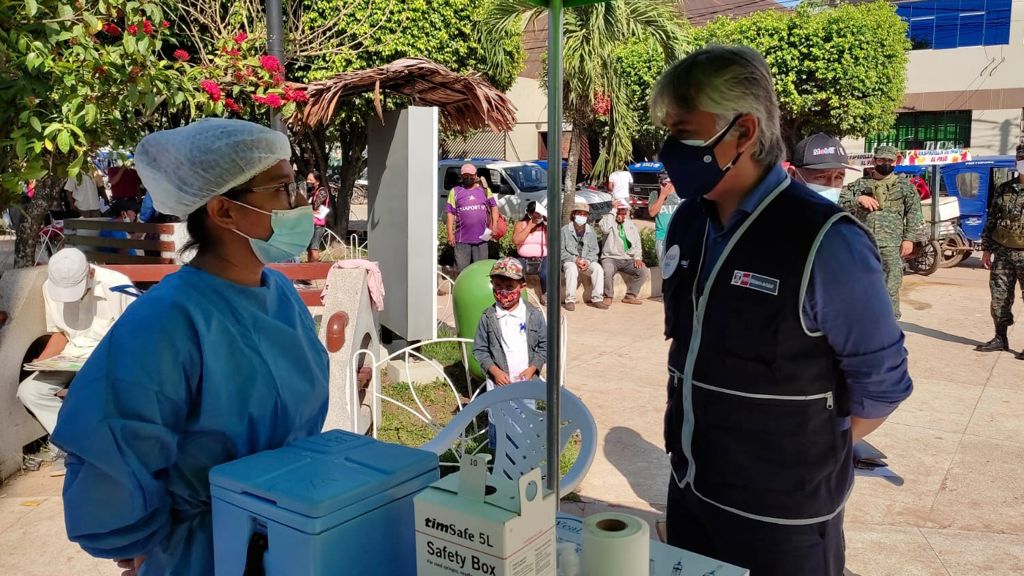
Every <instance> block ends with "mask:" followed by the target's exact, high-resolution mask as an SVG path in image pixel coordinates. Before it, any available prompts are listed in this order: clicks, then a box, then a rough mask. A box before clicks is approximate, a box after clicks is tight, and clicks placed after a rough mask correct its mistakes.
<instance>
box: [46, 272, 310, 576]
mask: <svg viewBox="0 0 1024 576" xmlns="http://www.w3.org/2000/svg"><path fill="white" fill-rule="evenodd" d="M327 372H328V359H327V352H326V350H324V347H323V345H322V344H321V343H320V341H319V339H318V338H317V335H316V330H315V326H314V324H313V319H312V318H311V317H310V314H309V311H308V309H307V308H306V306H305V305H304V304H303V303H302V300H301V299H300V298H299V296H298V294H297V293H296V291H295V289H294V288H293V287H292V284H291V283H290V282H289V281H288V280H287V279H286V278H285V277H284V276H283V275H281V274H280V273H278V272H275V271H273V270H269V269H267V270H264V272H263V277H262V283H261V286H260V287H258V288H256V287H246V286H241V285H238V284H234V283H232V282H228V281H226V280H223V279H221V278H218V277H216V276H213V275H211V274H208V273H206V272H203V271H201V270H199V269H196V268H192V267H189V266H185V267H183V268H182V269H181V270H180V271H179V272H176V273H174V274H172V275H170V276H167V277H166V278H165V279H164V280H163V281H162V282H160V283H159V284H157V285H156V286H155V287H154V288H153V289H151V290H150V291H148V292H147V293H146V294H145V295H143V296H142V297H141V298H139V300H138V301H136V302H134V303H133V304H132V305H131V306H129V307H128V309H127V310H126V311H125V313H124V315H123V316H121V318H120V319H119V320H118V321H117V323H116V324H114V326H113V327H112V328H111V329H110V332H109V333H108V334H107V336H106V338H104V340H103V341H102V342H101V343H100V345H99V346H98V347H97V348H96V350H95V351H94V352H93V354H92V356H91V357H90V358H89V361H88V362H87V363H86V365H85V366H84V367H83V368H82V371H81V372H80V373H79V374H78V376H77V377H76V378H75V380H74V382H73V383H72V385H71V388H70V390H69V394H68V397H67V399H66V401H65V403H64V406H63V407H62V408H61V411H60V416H59V419H58V422H57V428H56V430H55V431H54V433H53V441H54V443H55V444H57V445H58V446H60V447H61V448H62V449H64V450H65V451H67V453H68V456H67V477H66V478H65V481H64V516H65V523H66V527H67V532H68V538H70V539H71V540H72V541H74V542H77V543H79V544H80V545H81V546H82V548H84V549H85V551H86V552H88V553H89V554H92V555H93V556H98V557H101V558H131V557H135V556H143V555H144V556H146V562H145V564H143V567H142V570H141V572H140V574H141V575H143V576H152V575H158V574H159V575H163V574H173V575H182V576H184V575H193V574H195V575H203V574H211V575H212V574H213V534H212V527H211V516H210V482H209V478H208V473H209V471H210V468H212V467H214V466H216V465H218V464H222V463H224V462H228V461H230V460H235V459H237V458H241V457H243V456H247V455H249V454H253V453H256V452H261V451H263V450H270V449H273V448H278V447H280V446H282V445H284V444H286V443H288V442H290V441H292V440H295V439H298V438H302V437H305V436H309V435H312V434H316V433H318V432H320V429H321V427H322V426H323V423H324V418H325V416H326V414H327V385H328V381H327V378H328V376H327ZM112 568H113V567H112Z"/></svg>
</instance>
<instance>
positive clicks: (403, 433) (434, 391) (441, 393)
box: [378, 379, 459, 446]
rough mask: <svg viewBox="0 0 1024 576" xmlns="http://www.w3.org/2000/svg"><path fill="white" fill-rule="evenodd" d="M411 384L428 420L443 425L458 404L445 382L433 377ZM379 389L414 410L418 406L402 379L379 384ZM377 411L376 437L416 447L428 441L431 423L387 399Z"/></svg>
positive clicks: (432, 432)
mask: <svg viewBox="0 0 1024 576" xmlns="http://www.w3.org/2000/svg"><path fill="white" fill-rule="evenodd" d="M414 386H415V387H416V395H417V396H419V399H420V402H421V403H422V404H423V407H424V408H425V409H426V411H427V413H428V414H429V415H430V417H431V419H432V420H433V421H434V422H435V423H436V424H437V425H439V426H446V425H447V424H448V422H450V421H451V419H452V416H453V415H454V414H455V412H456V411H457V410H458V407H459V405H458V402H457V401H456V400H455V396H454V395H453V394H452V390H451V388H449V387H448V384H447V383H445V381H444V380H442V379H437V380H435V381H433V382H431V383H429V384H414ZM381 392H382V393H383V394H384V395H385V396H387V397H389V398H393V399H394V400H395V401H397V402H401V403H402V404H404V405H406V406H408V407H410V408H412V409H414V410H416V409H418V406H417V405H416V399H415V398H413V395H412V391H411V390H410V389H409V385H408V384H407V383H405V382H396V383H393V384H384V385H382V386H381ZM380 411H381V415H380V425H379V426H378V436H379V437H380V439H381V440H383V441H384V442H391V443H393V444H402V445H405V446H420V445H422V444H424V443H426V442H428V441H430V440H432V439H433V438H434V436H435V435H436V434H435V432H434V428H433V427H432V426H430V425H429V424H427V423H425V422H424V421H423V420H420V419H419V418H417V417H416V416H414V415H413V414H410V413H409V412H408V411H407V410H405V409H404V408H400V407H398V406H395V405H394V404H392V403H391V402H388V401H386V400H382V401H381V410H380Z"/></svg>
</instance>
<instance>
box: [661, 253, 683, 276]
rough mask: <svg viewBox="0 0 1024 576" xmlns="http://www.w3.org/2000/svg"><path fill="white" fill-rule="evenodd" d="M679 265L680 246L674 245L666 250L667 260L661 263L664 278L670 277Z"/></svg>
mask: <svg viewBox="0 0 1024 576" xmlns="http://www.w3.org/2000/svg"><path fill="white" fill-rule="evenodd" d="M678 267H679V246H672V247H671V248H669V249H668V251H666V252H665V260H664V261H663V262H662V263H661V277H662V279H667V278H670V277H671V276H672V275H673V274H675V272H676V268H678Z"/></svg>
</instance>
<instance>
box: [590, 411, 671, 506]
mask: <svg viewBox="0 0 1024 576" xmlns="http://www.w3.org/2000/svg"><path fill="white" fill-rule="evenodd" d="M604 456H605V458H606V459H607V460H608V462H610V463H611V465H612V466H614V467H615V468H616V469H617V470H618V471H619V472H620V473H621V474H622V476H623V477H625V478H626V480H627V481H628V482H629V486H630V488H632V489H633V493H634V494H636V495H637V497H639V498H640V499H641V500H643V501H645V502H647V503H648V504H650V506H651V507H652V508H657V509H661V508H664V506H665V494H666V493H667V492H668V478H667V477H665V478H649V477H647V474H644V473H643V471H642V470H638V469H637V463H638V462H651V463H654V462H658V463H660V462H663V461H664V460H665V458H666V457H665V450H664V449H663V448H662V447H661V446H657V445H655V444H652V443H650V442H648V441H647V440H646V439H645V438H644V437H643V436H641V435H640V434H639V433H638V432H637V431H636V430H633V429H632V428H626V427H623V426H616V427H614V428H612V429H611V430H609V431H608V435H607V436H605V439H604Z"/></svg>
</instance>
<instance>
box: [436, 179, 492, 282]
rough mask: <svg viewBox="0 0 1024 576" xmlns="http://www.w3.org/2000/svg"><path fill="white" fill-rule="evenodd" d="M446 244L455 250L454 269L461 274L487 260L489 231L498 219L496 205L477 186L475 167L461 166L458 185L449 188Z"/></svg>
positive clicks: (446, 209) (490, 196) (483, 190)
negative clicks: (476, 263) (474, 263)
mask: <svg viewBox="0 0 1024 576" xmlns="http://www.w3.org/2000/svg"><path fill="white" fill-rule="evenodd" d="M445 213H446V214H447V216H446V225H447V228H448V244H450V245H452V246H454V247H455V266H456V267H457V268H458V269H459V271H460V272H461V271H462V270H464V269H465V268H466V266H469V265H470V264H472V263H473V262H477V261H479V260H486V259H487V242H488V241H489V240H490V236H489V234H488V231H489V230H490V226H491V224H492V223H493V222H497V220H498V203H497V201H495V199H494V195H492V194H491V191H490V190H489V189H487V188H484V187H483V186H481V185H480V178H479V177H477V173H476V166H474V165H472V164H468V163H467V164H463V165H462V176H461V185H459V186H456V187H455V188H452V191H451V192H450V193H449V194H448V203H447V204H446V205H445Z"/></svg>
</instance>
